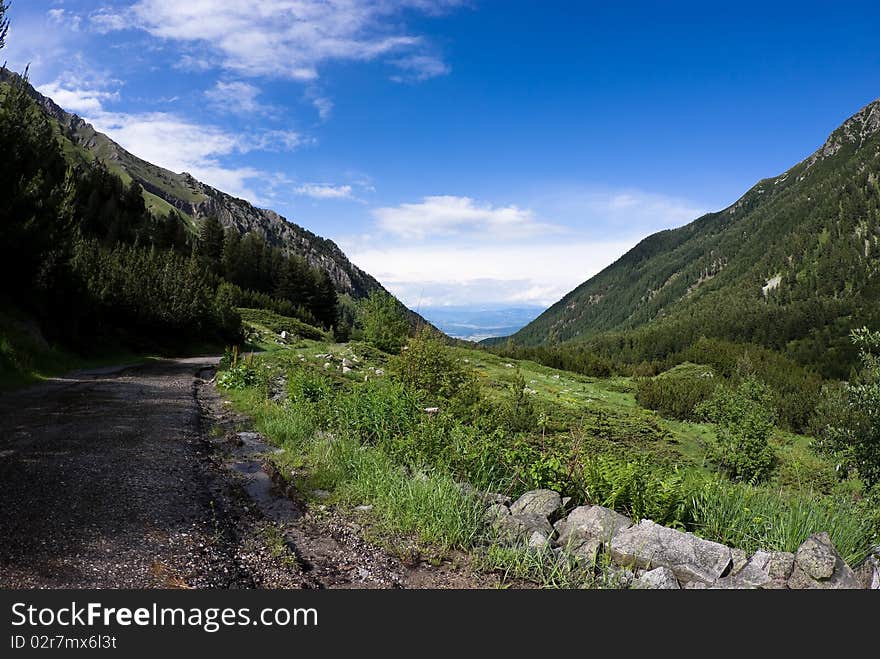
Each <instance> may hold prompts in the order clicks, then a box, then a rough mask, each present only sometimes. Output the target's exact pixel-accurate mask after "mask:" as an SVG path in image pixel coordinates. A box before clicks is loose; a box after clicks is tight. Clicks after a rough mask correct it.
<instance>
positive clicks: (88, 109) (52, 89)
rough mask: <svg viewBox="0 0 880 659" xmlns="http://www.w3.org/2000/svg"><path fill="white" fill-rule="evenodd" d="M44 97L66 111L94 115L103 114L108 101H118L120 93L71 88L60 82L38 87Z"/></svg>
mask: <svg viewBox="0 0 880 659" xmlns="http://www.w3.org/2000/svg"><path fill="white" fill-rule="evenodd" d="M37 91H39V92H40V93H41V94H43V95H44V96H48V97H49V98H51V99H52V100H53V101H55V102H56V103H57V104H58V105H60V106H61V107H62V108H64V109H65V110H68V111H70V112H75V113H77V114H94V113H96V112H102V111H103V107H104V103H105V102H106V101H112V100H118V99H119V92H115V91H113V92H110V91H103V90H100V89H83V88H80V87H77V86H75V85H74V86H73V87H71V86H70V85H68V84H64V83H62V82H61V81H60V80H55V81H54V82H50V83H47V84H45V85H40V86H39V87H37Z"/></svg>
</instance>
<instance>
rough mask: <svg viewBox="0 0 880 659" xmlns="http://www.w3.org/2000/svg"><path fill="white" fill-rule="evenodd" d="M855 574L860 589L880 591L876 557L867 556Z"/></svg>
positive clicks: (878, 561)
mask: <svg viewBox="0 0 880 659" xmlns="http://www.w3.org/2000/svg"><path fill="white" fill-rule="evenodd" d="M855 573H856V579H858V580H859V585H860V586H861V587H862V588H866V589H867V590H880V559H878V558H877V557H876V556H869V557H868V559H867V560H866V561H865V562H864V563H862V564H861V565H859V567H858V568H856V571H855Z"/></svg>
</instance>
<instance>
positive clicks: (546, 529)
mask: <svg viewBox="0 0 880 659" xmlns="http://www.w3.org/2000/svg"><path fill="white" fill-rule="evenodd" d="M495 505H500V504H495ZM493 527H494V528H495V529H496V530H497V531H498V532H499V533H500V534H501V535H502V536H506V537H507V539H508V540H511V541H514V542H516V541H521V540H527V539H529V538H531V536H532V534H533V533H534V532H535V531H540V532H541V533H543V534H544V536H545V537H546V538H548V539H552V538H553V535H554V534H555V531H554V530H553V527H552V526H550V522H548V521H547V518H546V517H544V516H542V515H536V514H534V513H511V514H510V515H507V516H504V514H503V513H499V516H498V517H497V518H496V519H495V522H494V524H493Z"/></svg>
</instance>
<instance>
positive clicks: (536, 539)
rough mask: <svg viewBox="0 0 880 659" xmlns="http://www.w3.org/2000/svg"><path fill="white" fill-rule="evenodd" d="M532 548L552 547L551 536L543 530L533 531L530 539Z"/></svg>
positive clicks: (529, 543)
mask: <svg viewBox="0 0 880 659" xmlns="http://www.w3.org/2000/svg"><path fill="white" fill-rule="evenodd" d="M528 545H529V548H531V549H548V548H549V547H550V538H549V537H548V535H547V534H546V533H544V532H543V531H532V534H531V535H530V536H529V541H528Z"/></svg>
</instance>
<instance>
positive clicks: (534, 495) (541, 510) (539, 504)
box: [510, 490, 562, 518]
mask: <svg viewBox="0 0 880 659" xmlns="http://www.w3.org/2000/svg"><path fill="white" fill-rule="evenodd" d="M561 508H562V497H561V496H559V493H558V492H554V491H553V490H531V491H529V492H526V493H525V494H523V495H522V496H521V497H520V498H519V499H517V500H516V501H514V503H513V505H512V506H510V512H512V513H513V514H514V515H516V514H519V513H528V514H534V515H541V516H542V517H547V518H550V517H553V516H554V515H555V514H556V513H558V512H559V511H560V509H561Z"/></svg>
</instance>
